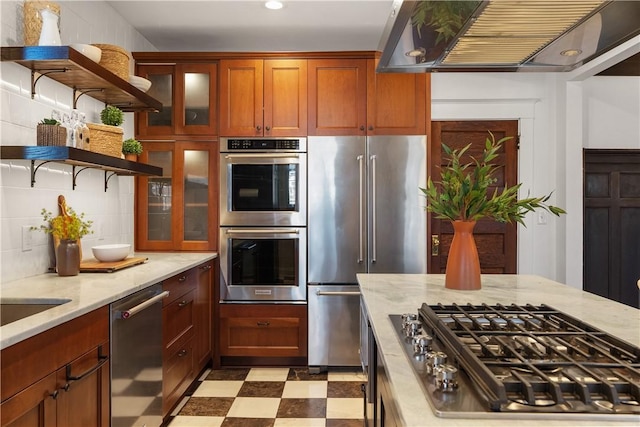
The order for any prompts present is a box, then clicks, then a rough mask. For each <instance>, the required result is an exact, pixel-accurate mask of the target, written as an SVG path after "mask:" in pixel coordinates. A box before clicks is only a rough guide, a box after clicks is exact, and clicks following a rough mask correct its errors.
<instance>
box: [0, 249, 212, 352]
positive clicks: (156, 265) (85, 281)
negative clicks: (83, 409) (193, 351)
mask: <svg viewBox="0 0 640 427" xmlns="http://www.w3.org/2000/svg"><path fill="white" fill-rule="evenodd" d="M133 256H136V257H146V258H148V260H147V262H145V263H144V264H140V265H136V266H132V267H129V268H126V269H123V270H120V271H116V272H113V273H80V274H79V275H77V276H70V277H61V276H58V275H57V274H55V273H48V274H41V275H37V276H32V277H27V278H24V279H20V280H15V281H12V282H8V283H3V284H2V285H1V286H0V296H1V297H2V299H14V298H15V299H30V298H34V299H45V300H60V299H63V300H65V299H68V300H70V301H69V302H67V303H64V304H61V305H60V306H57V307H54V308H51V309H49V310H45V311H43V312H41V313H38V314H34V315H32V316H29V317H25V318H24V319H20V320H17V321H15V322H12V323H9V324H7V325H4V326H2V327H0V349H4V348H6V347H9V346H10V345H13V344H15V343H17V342H20V341H22V340H25V339H27V338H30V337H32V336H34V335H36V334H39V333H40V332H44V331H46V330H48V329H51V328H53V327H55V326H58V325H60V324H62V323H64V322H67V321H69V320H72V319H74V318H76V317H79V316H82V315H83V314H86V313H88V312H90V311H92V310H95V309H97V308H100V307H102V306H105V305H108V304H110V303H112V302H114V301H117V300H119V299H120V298H123V297H125V296H127V295H130V294H132V293H134V292H136V291H139V290H141V289H144V288H146V287H148V286H151V285H153V284H155V283H158V282H161V281H162V280H165V279H167V278H169V277H172V276H175V275H176V274H179V273H181V272H183V271H186V270H188V269H190V268H192V267H196V266H198V265H200V264H202V263H204V262H206V261H209V260H212V259H214V258H216V257H217V256H218V255H217V253H215V252H202V253H194V252H149V253H146V252H144V253H142V252H136V253H135V254H134V255H133Z"/></svg>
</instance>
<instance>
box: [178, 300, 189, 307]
mask: <svg viewBox="0 0 640 427" xmlns="http://www.w3.org/2000/svg"><path fill="white" fill-rule="evenodd" d="M187 304H189V301H185V300H182V301H180V302H179V303H178V307H179V308H182V307H184V306H185V305H187Z"/></svg>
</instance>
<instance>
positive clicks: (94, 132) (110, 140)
mask: <svg viewBox="0 0 640 427" xmlns="http://www.w3.org/2000/svg"><path fill="white" fill-rule="evenodd" d="M87 126H88V127H89V132H90V133H89V147H88V150H89V151H93V152H94V153H100V154H106V155H107V156H113V157H118V158H119V157H121V155H122V135H123V133H124V132H123V130H122V128H120V127H118V126H107V125H100V124H97V123H87ZM85 141H86V140H85ZM86 149H87V145H86V142H85V150H86Z"/></svg>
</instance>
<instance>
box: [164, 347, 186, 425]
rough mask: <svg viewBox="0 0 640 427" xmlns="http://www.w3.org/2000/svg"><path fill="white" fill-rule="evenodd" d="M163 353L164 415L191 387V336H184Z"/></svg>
mask: <svg viewBox="0 0 640 427" xmlns="http://www.w3.org/2000/svg"><path fill="white" fill-rule="evenodd" d="M176 344H177V345H174V346H172V352H167V353H165V359H164V362H163V369H162V371H163V372H162V390H163V392H162V396H163V405H162V406H163V409H164V410H163V412H164V414H165V415H166V414H167V413H168V412H169V411H170V410H171V408H173V406H174V405H175V404H176V403H177V401H178V399H180V398H181V397H182V395H183V394H184V392H185V391H186V390H187V388H188V387H189V385H191V378H193V374H192V371H193V366H194V358H193V335H191V336H190V337H189V336H185V339H180V340H178V341H177V342H176Z"/></svg>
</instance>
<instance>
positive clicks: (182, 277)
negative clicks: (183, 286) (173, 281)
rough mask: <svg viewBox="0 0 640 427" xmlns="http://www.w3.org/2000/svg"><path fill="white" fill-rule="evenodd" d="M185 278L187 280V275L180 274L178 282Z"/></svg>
mask: <svg viewBox="0 0 640 427" xmlns="http://www.w3.org/2000/svg"><path fill="white" fill-rule="evenodd" d="M185 280H187V276H180V278H179V279H178V282H180V283H182V282H184V281H185Z"/></svg>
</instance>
